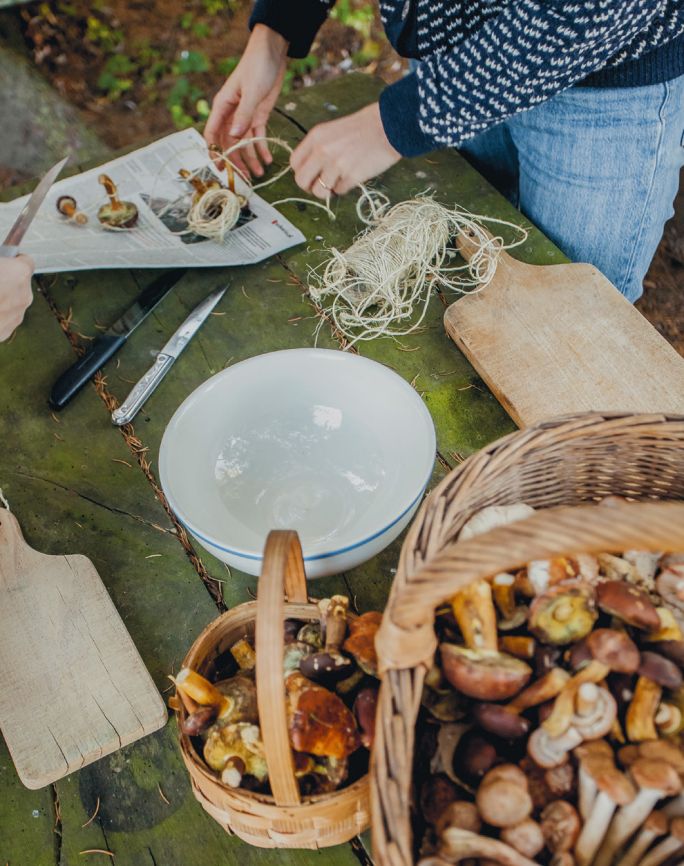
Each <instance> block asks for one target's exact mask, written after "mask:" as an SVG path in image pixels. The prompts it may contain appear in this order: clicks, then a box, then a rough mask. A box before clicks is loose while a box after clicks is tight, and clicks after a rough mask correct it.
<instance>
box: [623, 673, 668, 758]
mask: <svg viewBox="0 0 684 866" xmlns="http://www.w3.org/2000/svg"><path fill="white" fill-rule="evenodd" d="M662 693H663V690H662V688H661V687H660V686H659V685H658V683H655V682H653V680H649V679H647V678H646V677H639V679H638V680H637V684H636V686H635V688H634V697H633V698H632V700H631V702H630V705H629V707H628V709H627V716H626V718H625V724H626V728H627V739H628V740H629V741H630V742H632V743H640V742H642V741H643V740H657V739H658V731H657V729H656V726H655V716H656V712H657V711H658V704H659V703H660V698H661V696H662Z"/></svg>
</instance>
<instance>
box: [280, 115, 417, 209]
mask: <svg viewBox="0 0 684 866" xmlns="http://www.w3.org/2000/svg"><path fill="white" fill-rule="evenodd" d="M400 159H401V154H400V153H399V152H398V151H396V150H395V149H394V148H393V147H392V145H391V144H390V143H389V141H388V139H387V136H386V135H385V130H384V129H383V126H382V120H381V119H380V107H379V105H378V103H377V102H374V103H373V104H372V105H367V106H366V107H365V108H362V109H361V111H357V112H356V113H355V114H350V115H348V116H347V117H341V118H339V120H330V121H328V122H327V123H321V124H319V125H318V126H314V128H313V129H312V130H311V132H309V134H308V135H307V136H306V137H305V138H304V140H303V141H302V142H301V143H300V144H299V146H298V147H297V149H296V150H295V151H294V153H293V154H292V157H291V158H290V165H291V166H292V168H293V170H294V173H295V180H296V182H297V184H298V186H300V187H301V188H302V189H303V190H304V191H305V192H310V193H312V194H313V195H315V196H316V197H317V198H322V199H325V198H327V197H328V196H329V195H330V193H332V192H334V193H337V194H338V195H343V194H344V193H345V192H349V190H350V189H353V188H354V187H355V186H358V184H360V183H363V182H364V181H366V180H368V179H369V178H371V177H375V176H376V175H378V174H380V173H381V172H383V171H385V170H386V169H388V168H389V167H390V166H391V165H394V163H395V162H398V161H399V160H400Z"/></svg>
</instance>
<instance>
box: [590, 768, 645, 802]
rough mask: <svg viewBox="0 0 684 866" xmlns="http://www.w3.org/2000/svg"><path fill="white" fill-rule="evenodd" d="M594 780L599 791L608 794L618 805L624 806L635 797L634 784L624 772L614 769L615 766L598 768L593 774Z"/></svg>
mask: <svg viewBox="0 0 684 866" xmlns="http://www.w3.org/2000/svg"><path fill="white" fill-rule="evenodd" d="M594 781H595V782H596V785H597V787H598V789H599V791H603V793H604V794H608V796H609V797H610V799H611V800H612V801H613V802H614V803H617V805H618V806H626V805H627V804H628V803H631V802H632V800H633V799H634V798H635V797H636V788H635V787H634V785H633V784H632V783H631V782H630V780H629V779H628V778H627V776H625V774H624V773H621V772H620V771H619V770H616V769H615V767H605V768H604V769H602V770H599V771H598V772H597V773H596V774H595V775H594Z"/></svg>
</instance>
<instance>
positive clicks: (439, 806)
mask: <svg viewBox="0 0 684 866" xmlns="http://www.w3.org/2000/svg"><path fill="white" fill-rule="evenodd" d="M457 798H458V787H457V786H456V784H455V783H454V782H452V781H451V779H450V778H449V777H448V776H447V775H446V774H445V773H435V774H434V775H432V776H430V777H429V778H427V779H426V780H425V782H424V783H423V785H422V786H421V789H420V811H421V814H422V816H423V818H424V819H425V820H426V821H427V823H428V824H433V825H436V824H437V822H438V821H439V820H440V818H441V817H442V815H443V814H444V812H445V811H446V809H447V808H448V807H449V805H450V804H451V803H453V802H454V800H456V799H457ZM468 829H469V828H468Z"/></svg>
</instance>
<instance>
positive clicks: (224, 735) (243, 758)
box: [204, 722, 268, 788]
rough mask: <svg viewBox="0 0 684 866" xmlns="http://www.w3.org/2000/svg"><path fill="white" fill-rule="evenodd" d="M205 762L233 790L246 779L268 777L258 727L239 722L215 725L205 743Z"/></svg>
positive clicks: (260, 780)
mask: <svg viewBox="0 0 684 866" xmlns="http://www.w3.org/2000/svg"><path fill="white" fill-rule="evenodd" d="M204 760H205V761H206V762H207V764H208V765H209V766H210V767H211V769H212V770H215V771H216V772H217V773H219V774H220V776H221V781H222V782H223V783H224V784H225V785H228V786H230V787H231V788H239V787H240V785H241V784H242V779H243V776H253V777H254V778H255V779H256V780H257V781H258V782H264V781H265V780H266V778H267V777H268V767H267V765H266V756H265V754H264V746H263V743H262V742H261V732H260V731H259V727H258V725H252V724H249V723H247V722H237V723H235V724H230V725H214V726H212V727H211V728H210V730H209V732H208V734H207V739H206V742H205V743H204Z"/></svg>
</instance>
